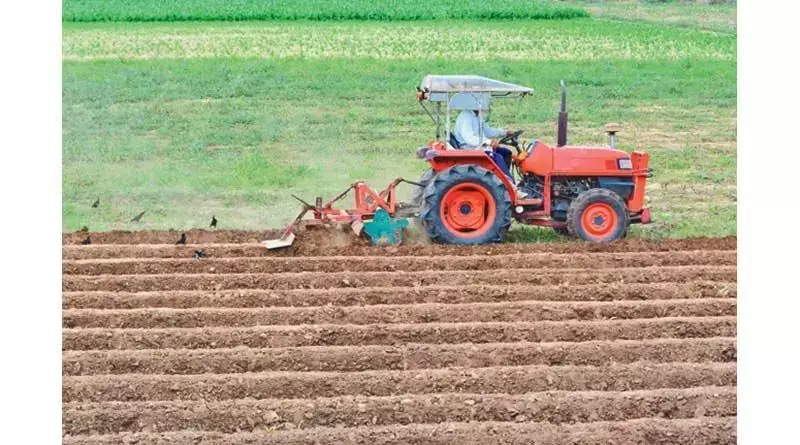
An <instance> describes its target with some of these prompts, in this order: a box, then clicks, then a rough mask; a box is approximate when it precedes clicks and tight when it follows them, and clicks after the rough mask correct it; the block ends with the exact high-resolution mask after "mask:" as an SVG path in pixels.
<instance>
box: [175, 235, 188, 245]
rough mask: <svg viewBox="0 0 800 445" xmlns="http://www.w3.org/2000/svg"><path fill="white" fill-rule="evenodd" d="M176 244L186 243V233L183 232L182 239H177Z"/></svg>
mask: <svg viewBox="0 0 800 445" xmlns="http://www.w3.org/2000/svg"><path fill="white" fill-rule="evenodd" d="M175 244H176V245H177V244H186V234H185V233H181V239H179V240H178V241H175Z"/></svg>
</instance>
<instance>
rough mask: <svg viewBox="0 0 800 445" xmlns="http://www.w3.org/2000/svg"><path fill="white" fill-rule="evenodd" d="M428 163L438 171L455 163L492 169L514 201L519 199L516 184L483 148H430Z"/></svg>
mask: <svg viewBox="0 0 800 445" xmlns="http://www.w3.org/2000/svg"><path fill="white" fill-rule="evenodd" d="M426 158H427V160H428V163H430V164H431V168H433V171H435V172H436V173H439V172H441V171H443V170H447V169H448V168H450V167H453V166H455V165H476V166H478V167H483V168H485V169H486V170H489V171H491V172H492V173H494V174H495V176H497V177H498V179H500V181H501V182H502V183H503V185H504V186H505V187H506V190H507V191H508V195H509V197H511V201H512V202H516V201H517V192H516V188H515V187H514V184H512V183H511V181H509V180H508V177H507V176H506V175H505V173H503V170H501V169H500V167H498V166H497V164H495V162H494V161H493V160H492V158H490V157H489V155H488V154H486V153H484V152H483V151H482V150H447V151H439V150H430V151H428V153H427V156H426Z"/></svg>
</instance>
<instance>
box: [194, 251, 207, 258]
mask: <svg viewBox="0 0 800 445" xmlns="http://www.w3.org/2000/svg"><path fill="white" fill-rule="evenodd" d="M205 256H206V253H205V252H203V251H202V250H195V251H194V259H196V260H199V259H200V258H205Z"/></svg>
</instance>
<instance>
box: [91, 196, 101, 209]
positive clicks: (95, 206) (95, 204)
mask: <svg viewBox="0 0 800 445" xmlns="http://www.w3.org/2000/svg"><path fill="white" fill-rule="evenodd" d="M99 205H100V198H97V201H95V202H94V204H92V208H93V209H96V208H97V207H98V206H99Z"/></svg>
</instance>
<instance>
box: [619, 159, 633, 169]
mask: <svg viewBox="0 0 800 445" xmlns="http://www.w3.org/2000/svg"><path fill="white" fill-rule="evenodd" d="M617 167H619V169H620V170H631V169H632V168H633V163H632V162H631V158H622V159H617Z"/></svg>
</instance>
